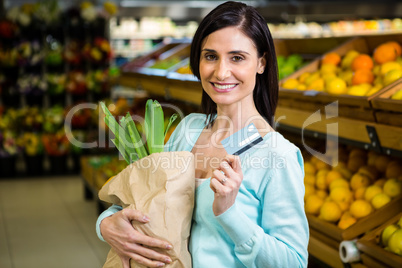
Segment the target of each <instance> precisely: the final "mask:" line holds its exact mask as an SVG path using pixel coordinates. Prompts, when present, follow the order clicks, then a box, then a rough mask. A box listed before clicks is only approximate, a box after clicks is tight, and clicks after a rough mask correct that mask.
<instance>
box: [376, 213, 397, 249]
mask: <svg viewBox="0 0 402 268" xmlns="http://www.w3.org/2000/svg"><path fill="white" fill-rule="evenodd" d="M380 245H381V246H382V247H384V249H385V250H388V251H390V252H393V253H395V254H397V255H399V256H402V216H401V217H400V218H399V220H398V222H395V223H393V224H390V225H388V226H387V227H385V228H384V230H383V231H382V232H381V241H380Z"/></svg>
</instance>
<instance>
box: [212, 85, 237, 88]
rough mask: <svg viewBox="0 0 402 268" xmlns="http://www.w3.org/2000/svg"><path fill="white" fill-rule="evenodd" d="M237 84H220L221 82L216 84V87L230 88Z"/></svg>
mask: <svg viewBox="0 0 402 268" xmlns="http://www.w3.org/2000/svg"><path fill="white" fill-rule="evenodd" d="M235 86H236V84H230V85H219V84H214V87H216V88H219V89H229V88H233V87H235Z"/></svg>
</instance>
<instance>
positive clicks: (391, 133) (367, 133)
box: [276, 107, 402, 156]
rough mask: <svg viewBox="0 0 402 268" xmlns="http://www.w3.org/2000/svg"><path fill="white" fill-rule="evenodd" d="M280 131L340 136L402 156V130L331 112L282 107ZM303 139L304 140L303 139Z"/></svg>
mask: <svg viewBox="0 0 402 268" xmlns="http://www.w3.org/2000/svg"><path fill="white" fill-rule="evenodd" d="M276 121H277V122H278V128H284V129H286V128H287V129H289V130H292V129H293V130H298V131H301V133H302V135H303V136H304V135H308V136H313V137H327V138H334V137H339V139H340V140H341V141H345V142H346V143H350V144H353V145H356V146H359V147H362V148H364V149H367V150H374V151H378V152H381V153H384V154H388V155H394V156H402V128H400V127H395V126H389V125H383V124H378V123H374V122H367V121H360V120H354V119H348V118H345V117H339V116H334V115H332V114H331V113H330V112H329V113H327V114H325V115H323V114H322V112H309V111H302V110H297V109H292V108H287V107H286V108H285V107H278V108H277V110H276ZM303 136H302V137H303Z"/></svg>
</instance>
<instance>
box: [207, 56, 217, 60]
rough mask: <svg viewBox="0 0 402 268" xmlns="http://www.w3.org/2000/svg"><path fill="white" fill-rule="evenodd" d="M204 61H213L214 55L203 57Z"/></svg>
mask: <svg viewBox="0 0 402 268" xmlns="http://www.w3.org/2000/svg"><path fill="white" fill-rule="evenodd" d="M205 59H206V60H215V59H216V57H215V55H205Z"/></svg>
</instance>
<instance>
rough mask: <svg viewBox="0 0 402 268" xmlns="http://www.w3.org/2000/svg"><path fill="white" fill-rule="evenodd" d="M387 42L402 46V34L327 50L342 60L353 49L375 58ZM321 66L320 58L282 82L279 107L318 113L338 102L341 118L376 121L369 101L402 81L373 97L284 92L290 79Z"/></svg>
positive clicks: (367, 38)
mask: <svg viewBox="0 0 402 268" xmlns="http://www.w3.org/2000/svg"><path fill="white" fill-rule="evenodd" d="M387 41H398V42H399V43H402V35H397V34H395V35H381V36H361V37H356V38H353V39H350V40H349V41H347V42H345V43H343V44H342V45H340V46H338V47H336V48H334V49H332V50H330V51H327V53H330V52H335V53H338V54H339V55H340V56H341V57H343V56H344V55H345V54H346V53H347V52H348V51H350V50H352V49H353V50H356V51H358V52H360V53H366V54H369V55H372V53H373V51H374V49H375V48H376V47H377V46H378V45H380V44H382V43H384V42H387ZM320 63H321V58H317V59H316V60H314V61H313V62H311V63H310V64H308V65H307V66H305V67H303V68H301V69H299V70H298V71H296V72H294V73H293V74H291V75H290V76H288V77H286V79H283V80H281V81H280V85H279V86H280V90H279V105H283V106H288V107H291V108H297V109H301V110H307V111H317V110H318V109H320V108H323V107H324V106H325V105H328V104H330V103H333V102H336V101H337V102H338V105H339V116H341V117H346V118H353V119H359V120H365V121H370V122H375V121H376V118H375V116H374V110H373V109H372V107H371V103H370V101H371V100H372V99H374V98H375V97H377V96H379V95H380V94H382V93H384V92H386V91H388V90H389V89H390V88H392V87H394V86H395V85H396V84H398V83H399V82H401V81H402V79H400V80H398V81H395V82H394V83H392V84H390V85H388V86H385V87H384V88H382V89H380V90H379V91H377V92H376V93H374V94H373V95H371V96H352V95H347V94H341V95H332V94H328V93H326V92H322V91H311V90H309V91H300V90H296V89H295V90H290V89H284V88H282V87H281V85H282V84H283V83H284V82H285V81H286V80H287V79H290V78H298V77H299V76H300V75H301V74H303V73H305V72H310V73H312V72H315V71H318V70H319V68H320Z"/></svg>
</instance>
